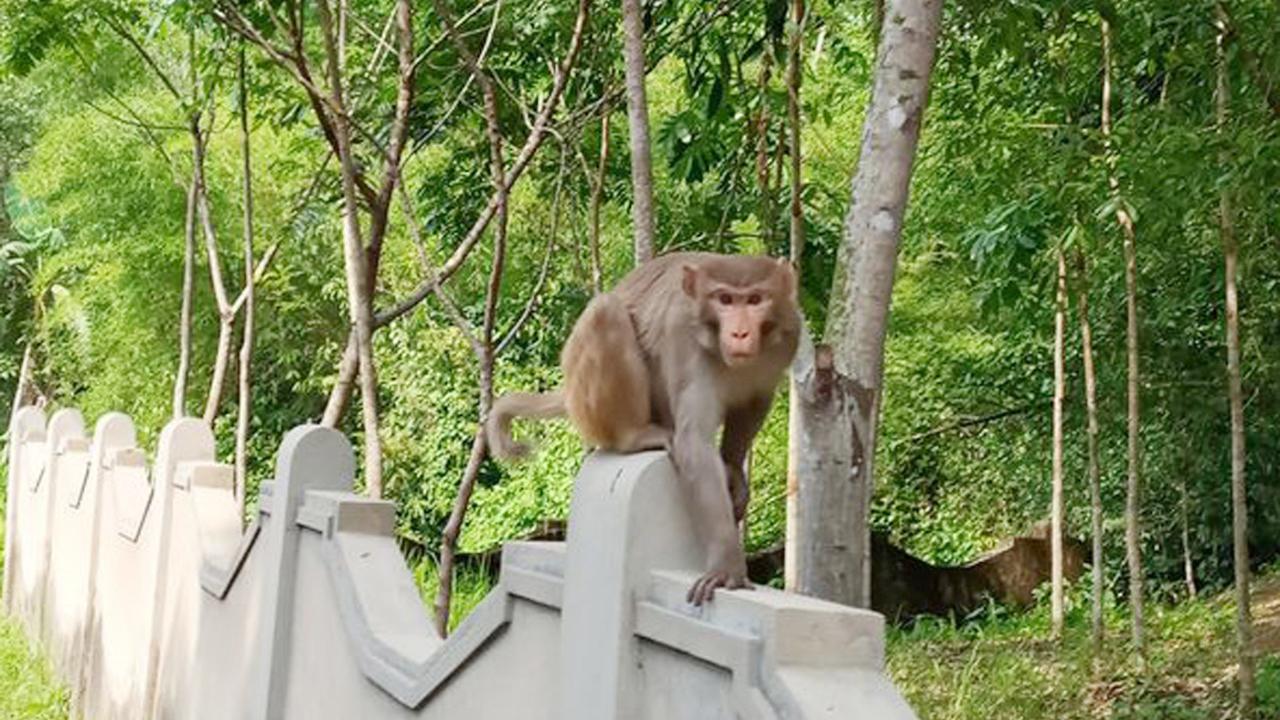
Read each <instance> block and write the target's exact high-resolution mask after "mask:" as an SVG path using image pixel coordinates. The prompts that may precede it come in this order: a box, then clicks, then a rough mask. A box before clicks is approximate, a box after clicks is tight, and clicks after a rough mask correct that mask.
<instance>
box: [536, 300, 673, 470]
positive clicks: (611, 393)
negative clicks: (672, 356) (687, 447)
mask: <svg viewBox="0 0 1280 720" xmlns="http://www.w3.org/2000/svg"><path fill="white" fill-rule="evenodd" d="M560 364H561V367H562V368H563V370H564V393H565V408H566V410H567V411H568V414H569V419H570V420H572V421H573V424H574V426H575V427H577V428H578V432H579V433H580V434H581V435H582V439H583V440H585V441H586V442H587V443H588V444H590V445H595V446H597V447H599V448H601V449H604V450H610V451H613V452H636V451H638V450H644V449H654V448H658V447H665V446H666V445H667V443H668V439H667V438H668V437H669V435H670V431H666V430H663V429H662V428H658V427H657V426H655V425H653V424H652V422H651V418H652V413H651V411H650V400H649V368H648V366H647V365H646V364H645V361H644V353H643V351H642V350H641V348H640V341H639V340H638V339H637V338H636V331H635V326H634V325H632V322H631V314H630V313H629V312H627V307H626V305H625V304H624V303H623V302H622V299H621V298H619V297H618V296H617V295H614V294H612V293H605V294H603V295H600V296H598V297H596V298H595V299H594V300H592V301H591V303H590V304H589V305H587V309H586V310H584V311H583V313H582V316H581V317H580V318H578V322H577V323H575V324H574V326H573V332H572V333H571V334H570V335H569V340H568V342H566V343H565V346H564V352H563V353H562V354H561V357H560Z"/></svg>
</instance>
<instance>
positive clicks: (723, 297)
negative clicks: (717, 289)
mask: <svg viewBox="0 0 1280 720" xmlns="http://www.w3.org/2000/svg"><path fill="white" fill-rule="evenodd" d="M717 299H718V300H719V301H720V304H721V305H732V304H733V296H732V295H730V294H729V293H720V297H719V298H717Z"/></svg>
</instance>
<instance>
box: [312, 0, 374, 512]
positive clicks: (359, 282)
mask: <svg viewBox="0 0 1280 720" xmlns="http://www.w3.org/2000/svg"><path fill="white" fill-rule="evenodd" d="M316 7H317V9H318V12H317V15H318V16H319V19H320V24H321V26H322V29H323V35H324V43H325V54H326V56H327V57H328V65H329V72H328V75H329V92H330V99H331V101H332V102H333V103H335V104H336V105H338V107H340V108H341V107H343V105H342V98H343V91H342V79H341V77H340V76H339V75H338V62H337V48H336V47H335V39H334V30H333V18H332V17H331V16H330V14H329V8H328V4H327V3H324V2H321V3H317V4H316ZM333 125H334V135H335V136H336V139H337V143H338V160H339V162H340V163H341V165H342V248H343V258H344V260H345V263H344V264H345V266H346V276H347V306H348V310H349V313H350V318H351V326H352V327H353V328H354V329H355V339H356V359H357V361H358V362H359V379H360V406H361V415H362V417H363V420H364V471H365V490H366V492H367V493H368V494H369V496H370V497H373V498H379V497H382V443H381V441H380V440H379V438H378V432H379V428H378V375H377V371H376V369H375V367H374V360H373V302H372V298H371V292H370V285H371V283H370V282H369V277H368V267H367V265H366V258H365V247H364V241H363V240H362V239H361V231H360V215H359V212H360V207H359V200H358V198H357V190H356V175H357V174H358V173H359V170H358V168H357V165H356V159H355V157H354V154H353V152H352V149H351V123H350V120H349V119H348V118H347V116H346V114H345V113H343V112H339V113H335V116H334V123H333Z"/></svg>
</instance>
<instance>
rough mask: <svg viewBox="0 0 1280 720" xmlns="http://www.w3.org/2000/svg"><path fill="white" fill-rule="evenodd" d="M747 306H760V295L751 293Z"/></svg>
mask: <svg viewBox="0 0 1280 720" xmlns="http://www.w3.org/2000/svg"><path fill="white" fill-rule="evenodd" d="M747 304H748V305H759V304H760V293H751V294H750V295H748V296H747Z"/></svg>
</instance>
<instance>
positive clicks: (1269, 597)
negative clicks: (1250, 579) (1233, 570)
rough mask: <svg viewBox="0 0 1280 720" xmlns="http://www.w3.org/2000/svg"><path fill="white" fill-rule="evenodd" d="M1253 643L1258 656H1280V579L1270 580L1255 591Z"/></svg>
mask: <svg viewBox="0 0 1280 720" xmlns="http://www.w3.org/2000/svg"><path fill="white" fill-rule="evenodd" d="M1252 595H1253V601H1252V602H1251V603H1250V606H1251V608H1252V609H1253V642H1254V646H1255V647H1256V648H1257V651H1258V655H1259V656H1260V657H1265V656H1267V655H1280V578H1275V577H1273V578H1269V579H1267V580H1265V581H1263V582H1261V583H1259V584H1258V586H1257V587H1255V588H1254V589H1253V593H1252Z"/></svg>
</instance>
